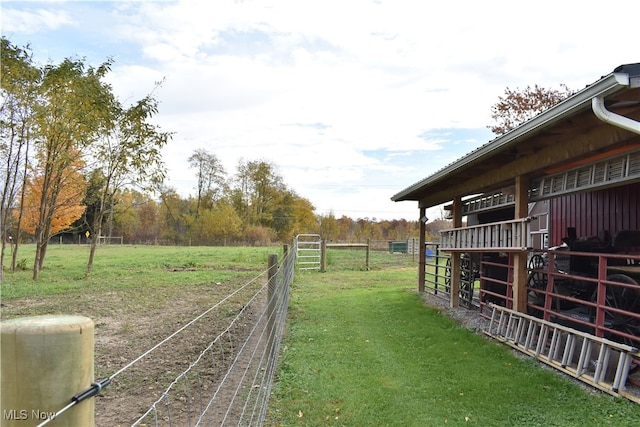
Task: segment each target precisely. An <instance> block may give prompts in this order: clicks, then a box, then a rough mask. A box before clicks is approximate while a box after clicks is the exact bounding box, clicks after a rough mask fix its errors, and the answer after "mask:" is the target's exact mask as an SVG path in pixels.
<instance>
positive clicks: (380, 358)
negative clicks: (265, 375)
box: [270, 267, 640, 426]
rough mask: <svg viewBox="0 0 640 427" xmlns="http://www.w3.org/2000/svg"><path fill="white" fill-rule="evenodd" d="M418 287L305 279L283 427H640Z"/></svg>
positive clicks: (298, 295) (292, 325) (279, 413)
mask: <svg viewBox="0 0 640 427" xmlns="http://www.w3.org/2000/svg"><path fill="white" fill-rule="evenodd" d="M415 285H416V271H415V268H414V267H390V268H388V269H385V270H383V271H375V272H366V271H345V270H338V269H334V270H331V271H328V272H326V273H320V274H318V273H307V274H299V275H298V276H297V280H296V285H295V289H294V290H293V293H292V300H291V303H290V311H289V333H288V336H287V338H286V339H285V341H284V342H283V345H282V348H283V350H282V361H281V365H280V373H279V376H278V382H277V384H276V386H275V390H274V392H273V394H272V400H271V407H270V408H271V412H270V414H271V425H283V426H301V425H305V426H324V425H329V426H341V425H346V426H436V425H460V426H462V425H465V426H466V425H478V426H588V425H615V426H637V425H640V406H638V405H637V404H634V403H631V402H629V401H626V400H623V399H618V398H613V397H610V396H608V395H604V394H600V393H595V392H592V391H590V390H589V389H586V388H585V387H583V386H581V385H578V384H576V383H575V382H572V381H570V380H568V379H566V378H564V377H562V376H560V375H559V374H558V373H556V372H553V371H549V370H547V369H541V368H540V367H539V366H538V364H537V363H536V362H535V361H532V360H528V359H524V358H519V357H515V356H514V354H513V353H512V351H511V350H510V349H509V348H508V347H506V346H502V345H499V344H496V343H493V342H491V341H489V340H488V339H486V338H485V337H483V336H481V335H478V334H476V333H473V332H471V331H469V330H467V329H465V328H463V327H461V326H459V325H457V324H456V323H455V322H454V321H452V320H451V319H450V318H448V317H446V316H445V315H443V314H441V312H440V311H438V310H436V309H434V308H430V307H427V306H425V305H424V303H423V300H422V299H421V298H420V296H419V295H418V294H417V293H416V292H415V291H414V289H415Z"/></svg>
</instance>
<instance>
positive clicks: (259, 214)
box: [231, 160, 286, 227]
mask: <svg viewBox="0 0 640 427" xmlns="http://www.w3.org/2000/svg"><path fill="white" fill-rule="evenodd" d="M285 190H286V187H285V185H284V182H283V180H282V177H281V176H280V175H278V173H277V171H276V167H275V165H273V164H272V163H270V162H267V161H264V160H256V161H248V162H245V161H243V160H240V161H239V163H238V169H237V174H236V186H235V188H234V190H233V191H232V195H231V197H232V203H233V206H234V208H235V209H236V212H238V214H239V215H240V216H241V218H242V219H243V221H244V223H245V226H248V225H259V226H263V227H265V226H266V227H269V226H271V222H272V220H273V211H274V209H275V201H276V200H277V198H278V195H279V193H281V192H283V191H285Z"/></svg>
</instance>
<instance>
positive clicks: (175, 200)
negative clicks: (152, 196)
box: [159, 188, 189, 244]
mask: <svg viewBox="0 0 640 427" xmlns="http://www.w3.org/2000/svg"><path fill="white" fill-rule="evenodd" d="M160 200H161V203H160V209H159V218H160V227H161V233H162V235H163V237H165V238H167V239H169V240H171V241H173V242H174V243H175V244H181V243H185V242H186V241H187V240H188V231H189V227H188V217H189V201H188V200H183V199H182V198H180V195H179V194H178V193H177V192H176V190H175V189H174V188H162V189H161V191H160Z"/></svg>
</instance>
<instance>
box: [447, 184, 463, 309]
mask: <svg viewBox="0 0 640 427" xmlns="http://www.w3.org/2000/svg"><path fill="white" fill-rule="evenodd" d="M452 214H453V228H458V227H462V198H461V197H460V196H456V197H455V198H454V199H453V211H452ZM461 257H462V253H461V252H459V251H453V252H451V289H450V291H451V294H450V295H449V307H452V308H453V307H457V306H458V305H459V300H460V259H461Z"/></svg>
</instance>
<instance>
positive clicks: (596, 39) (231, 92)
mask: <svg viewBox="0 0 640 427" xmlns="http://www.w3.org/2000/svg"><path fill="white" fill-rule="evenodd" d="M0 7H1V25H2V34H3V36H5V37H7V38H8V39H9V40H10V41H11V43H13V44H15V45H18V46H24V45H26V44H30V45H31V48H32V50H33V51H34V53H35V55H36V60H37V61H38V62H40V63H41V64H45V63H48V62H53V63H58V62H60V61H61V60H63V59H64V58H67V57H80V58H85V59H86V60H87V62H88V63H89V64H91V65H94V66H97V65H99V64H101V63H102V62H104V61H106V60H107V59H108V58H113V59H114V61H115V64H114V66H113V68H112V72H111V73H110V76H109V82H110V83H111V84H112V85H113V88H114V91H115V93H116V94H117V95H118V96H119V98H120V100H121V101H123V102H124V103H125V104H127V103H132V102H133V101H135V100H138V99H140V98H142V97H144V96H146V95H147V94H149V93H150V92H151V91H152V90H153V88H154V84H155V82H157V81H160V80H162V79H164V84H163V85H162V87H161V88H160V89H159V90H158V91H157V92H154V96H155V97H156V99H158V100H159V101H160V112H159V114H158V115H157V116H156V123H157V124H159V125H160V127H161V129H162V130H163V131H166V132H173V133H175V136H174V138H173V140H172V141H171V142H170V143H169V145H168V146H167V147H166V149H165V150H164V153H163V154H164V161H165V163H166V165H167V167H168V168H169V178H168V181H167V184H168V185H169V186H171V187H173V188H175V189H176V190H178V191H179V192H180V193H181V194H183V195H184V196H186V195H188V194H194V193H195V190H194V188H195V186H196V181H195V170H192V169H189V167H188V162H187V158H188V157H189V156H190V155H191V154H192V153H193V152H194V151H195V150H196V149H198V148H204V149H206V150H207V151H209V152H210V153H213V154H215V155H217V156H218V157H219V158H220V160H221V161H222V162H223V164H224V165H225V167H226V169H227V172H228V173H229V174H232V173H234V172H235V168H236V165H237V163H238V161H239V160H240V159H244V160H266V161H270V162H273V163H274V164H276V165H277V166H278V171H279V173H280V175H282V176H283V178H284V180H285V183H286V184H287V186H288V187H290V188H292V189H293V190H294V191H296V192H297V193H298V194H299V195H300V196H303V197H305V198H307V199H309V200H310V201H311V202H312V203H313V204H314V206H315V207H316V209H317V211H316V212H317V213H318V214H327V213H329V212H330V211H332V212H333V213H334V214H335V215H336V216H341V215H343V214H344V215H348V216H350V217H352V218H354V219H356V218H364V217H368V218H377V219H393V218H407V219H411V220H415V219H417V217H418V210H417V203H416V202H400V203H394V202H391V201H390V197H391V196H393V195H394V194H395V193H397V192H399V191H401V190H402V189H404V188H406V187H408V186H410V185H411V184H413V183H415V182H417V181H419V180H421V179H423V178H425V177H426V176H428V175H430V174H432V173H434V172H436V171H437V170H440V169H442V168H443V167H445V166H447V165H448V164H450V163H451V162H453V161H455V160H456V159H459V158H460V157H462V156H464V155H465V154H466V153H468V152H470V151H472V150H473V149H474V148H476V147H477V146H479V145H481V144H484V143H486V142H488V141H489V140H491V139H492V138H493V135H492V134H491V133H490V132H489V131H488V130H487V126H488V125H490V124H491V118H490V108H491V105H493V104H495V103H496V102H497V100H498V97H499V96H501V95H502V94H503V93H504V89H505V88H506V87H509V88H512V89H514V88H525V87H526V86H527V85H534V84H539V85H542V86H545V87H550V88H559V85H560V84H561V83H564V84H567V85H568V86H569V88H571V89H574V90H577V89H582V88H583V87H584V86H586V85H588V84H591V83H593V82H594V81H596V80H598V79H599V78H600V77H601V76H603V75H606V74H609V73H610V72H611V71H613V69H614V68H615V67H616V66H618V65H621V64H625V63H634V62H639V61H640V43H639V41H640V35H639V34H640V30H639V28H640V27H639V25H638V22H639V16H640V2H638V1H637V0H633V1H631V0H629V1H627V0H618V1H616V2H613V3H611V2H609V3H607V2H596V3H593V2H585V1H584V0H581V1H571V0H565V1H562V0H560V1H558V0H553V1H549V0H538V1H536V2H520V1H513V0H510V1H498V0H485V1H477V0H448V1H446V2H445V1H439V2H433V1H418V0H335V1H334V0H321V1H320V0H313V1H312V0H309V1H304V0H279V1H273V0H256V1H251V0H248V1H227V0H182V1H160V0H156V1H126V0H122V1H111V2H99V1H43V2H38V1H24V0H23V1H7V0H2V3H1V5H0ZM439 215H440V213H439V212H438V211H434V212H431V213H430V214H428V216H429V217H430V218H432V219H434V218H437V217H438V216H439Z"/></svg>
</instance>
